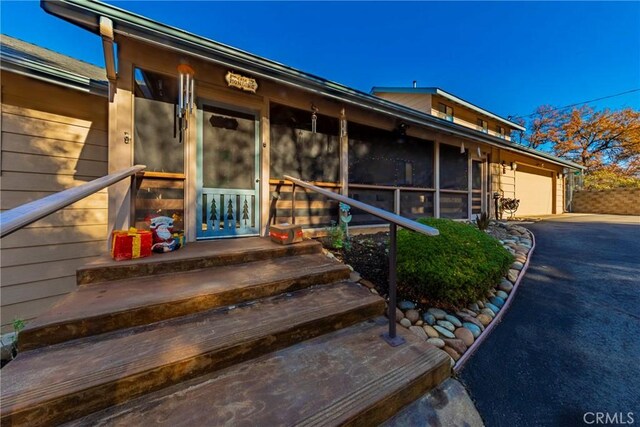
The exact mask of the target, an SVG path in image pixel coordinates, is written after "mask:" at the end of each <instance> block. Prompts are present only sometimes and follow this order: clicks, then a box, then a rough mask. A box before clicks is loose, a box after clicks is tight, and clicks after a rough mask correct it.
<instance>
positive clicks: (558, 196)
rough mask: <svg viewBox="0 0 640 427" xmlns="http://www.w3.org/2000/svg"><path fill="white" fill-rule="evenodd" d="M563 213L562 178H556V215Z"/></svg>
mask: <svg viewBox="0 0 640 427" xmlns="http://www.w3.org/2000/svg"><path fill="white" fill-rule="evenodd" d="M563 212H564V178H563V177H562V176H558V178H557V180H556V213H557V214H561V213H563Z"/></svg>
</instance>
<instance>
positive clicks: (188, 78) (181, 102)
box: [176, 64, 195, 142]
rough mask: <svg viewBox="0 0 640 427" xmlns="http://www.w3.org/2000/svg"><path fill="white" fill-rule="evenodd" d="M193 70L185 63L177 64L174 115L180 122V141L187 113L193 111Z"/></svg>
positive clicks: (187, 116) (185, 127)
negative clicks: (176, 98)
mask: <svg viewBox="0 0 640 427" xmlns="http://www.w3.org/2000/svg"><path fill="white" fill-rule="evenodd" d="M194 74H195V71H193V68H191V67H190V66H189V65H187V64H180V65H178V109H177V111H176V115H177V117H178V122H179V124H180V138H179V140H180V142H182V141H183V139H184V132H185V131H186V129H187V126H188V118H189V114H191V112H192V111H193V104H194V98H195V97H194V79H193V76H194Z"/></svg>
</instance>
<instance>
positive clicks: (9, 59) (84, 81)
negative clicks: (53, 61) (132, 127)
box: [0, 52, 108, 97]
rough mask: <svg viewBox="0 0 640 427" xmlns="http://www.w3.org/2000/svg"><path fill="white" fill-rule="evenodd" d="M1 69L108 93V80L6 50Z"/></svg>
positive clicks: (66, 85) (104, 93) (73, 87)
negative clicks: (42, 62)
mask: <svg viewBox="0 0 640 427" xmlns="http://www.w3.org/2000/svg"><path fill="white" fill-rule="evenodd" d="M0 69H2V70H3V71H10V72H13V73H16V74H20V75H23V76H26V77H31V78H34V79H37V80H41V81H45V82H47V83H52V84H55V85H58V86H64V87H67V88H70V89H75V90H79V91H82V92H88V93H91V94H94V95H98V96H105V97H106V96H107V94H108V83H107V82H106V81H99V80H93V79H90V78H88V77H85V76H81V75H79V74H75V73H72V72H69V71H66V70H62V69H60V68H57V67H51V66H48V65H46V64H41V63H36V62H34V61H30V60H27V59H24V58H19V57H16V56H14V55H11V54H8V53H6V52H2V55H1V59H0Z"/></svg>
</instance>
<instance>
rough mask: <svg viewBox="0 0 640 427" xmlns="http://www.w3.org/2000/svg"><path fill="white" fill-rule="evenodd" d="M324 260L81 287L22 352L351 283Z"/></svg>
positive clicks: (32, 326) (24, 340) (285, 260)
mask: <svg viewBox="0 0 640 427" xmlns="http://www.w3.org/2000/svg"><path fill="white" fill-rule="evenodd" d="M349 274H350V270H349V268H348V267H347V266H345V265H344V264H341V263H339V262H337V261H334V260H331V259H329V258H327V257H326V256H324V255H322V254H309V255H298V256H291V257H280V258H273V259H267V260H263V261H255V262H248V263H244V264H237V265H229V266H225V267H215V268H208V269H202V270H194V271H188V272H185V273H177V274H164V275H158V276H151V277H141V278H133V279H125V280H119V281H112V282H102V283H96V284H90V285H84V286H80V287H78V289H77V290H76V291H74V292H72V293H70V294H69V295H67V296H65V297H64V298H62V300H61V301H60V302H59V303H57V304H56V305H55V306H54V307H53V308H52V309H51V310H49V311H48V312H46V313H44V314H43V315H41V316H39V317H38V318H36V319H35V320H34V321H32V322H30V323H29V324H28V325H27V327H26V328H25V329H24V330H22V331H21V332H20V336H19V341H18V346H19V348H20V350H21V351H27V350H33V349H35V348H39V347H42V346H45V345H52V344H57V343H61V342H64V341H68V340H72V339H76V338H81V337H86V336H91V335H97V334H101V333H105V332H109V331H114V330H118V329H123V328H126V327H130V326H138V325H145V324H149V323H153V322H158V321H161V320H165V319H170V318H174V317H179V316H184V315H188V314H191V313H194V312H198V311H203V310H209V309H211V308H214V307H221V306H225V305H231V304H239V303H242V302H244V301H251V300H255V299H259V298H263V297H267V296H272V295H277V294H279V293H282V292H290V291H293V290H297V289H302V288H305V287H308V286H312V285H318V284H323V283H331V282H335V281H338V280H344V279H346V278H348V277H349Z"/></svg>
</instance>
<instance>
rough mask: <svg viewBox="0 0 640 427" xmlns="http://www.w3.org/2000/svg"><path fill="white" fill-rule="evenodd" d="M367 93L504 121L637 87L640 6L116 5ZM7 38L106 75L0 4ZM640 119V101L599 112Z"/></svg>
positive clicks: (77, 32)
mask: <svg viewBox="0 0 640 427" xmlns="http://www.w3.org/2000/svg"><path fill="white" fill-rule="evenodd" d="M109 3H113V4H115V5H117V6H119V7H122V8H124V9H127V10H130V11H133V12H136V13H138V14H141V15H144V16H147V17H149V18H152V19H155V20H159V21H162V22H164V23H167V24H170V25H173V26H176V27H179V28H182V29H186V30H188V31H191V32H193V33H196V34H199V35H202V36H205V37H208V38H211V39H214V40H216V41H219V42H222V43H226V44H228V45H231V46H234V47H238V48H241V49H244V50H247V51H249V52H252V53H255V54H257V55H261V56H264V57H266V58H269V59H272V60H275V61H278V62H281V63H284V64H287V65H289V66H292V67H295V68H298V69H301V70H303V71H306V72H309V73H312V74H316V75H318V76H321V77H324V78H327V79H330V80H333V81H337V82H339V83H342V84H345V85H347V86H351V87H354V88H356V89H359V90H363V91H367V92H368V91H369V90H370V89H371V87H372V86H410V85H411V82H412V81H413V80H417V81H418V85H419V86H438V87H440V88H442V89H444V90H447V91H449V92H451V93H453V94H455V95H457V96H459V97H461V98H464V99H466V100H468V101H470V102H473V103H475V104H476V105H479V106H481V107H483V108H486V109H488V110H490V111H493V112H495V113H497V114H500V115H502V116H505V117H506V116H509V115H514V116H518V115H526V114H529V113H531V112H532V111H533V109H534V108H535V107H537V106H538V105H541V104H552V105H556V106H564V105H568V104H572V103H576V102H581V101H586V100H591V99H594V98H600V97H603V96H607V95H611V94H616V93H620V92H625V91H628V90H632V89H640V2H620V3H612V2H602V3H601V2H563V3H559V2H517V3H512V2H470V3H468V2H448V3H441V2H363V1H361V2H257V3H254V2H205V1H200V2H182V3H175V2H169V1H164V2H158V1H154V2H152V1H148V2H109ZM0 7H1V10H0V12H1V15H2V18H1V28H0V29H1V31H2V33H3V34H8V35H11V36H14V37H18V38H20V39H22V40H25V41H29V42H32V43H36V44H39V45H42V46H44V47H47V48H50V49H53V50H56V51H58V52H61V53H65V54H68V55H70V56H74V57H77V58H80V59H83V60H85V61H88V62H92V63H96V64H99V65H101V64H102V62H103V59H102V50H101V49H102V48H101V44H100V41H99V38H98V36H96V35H93V34H90V33H88V32H86V31H84V30H81V29H79V28H76V27H75V26H73V25H71V24H68V23H66V22H64V21H62V20H60V19H58V18H54V17H52V16H49V15H47V14H46V13H45V12H44V11H43V10H42V9H40V6H39V2H34V1H26V2H12V1H6V0H2V1H1V3H0ZM592 105H593V106H595V107H596V108H605V107H608V108H622V107H627V106H629V107H633V108H635V109H640V92H635V93H631V94H627V95H623V96H619V97H615V98H610V99H607V100H603V101H599V102H596V103H594V104H592Z"/></svg>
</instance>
